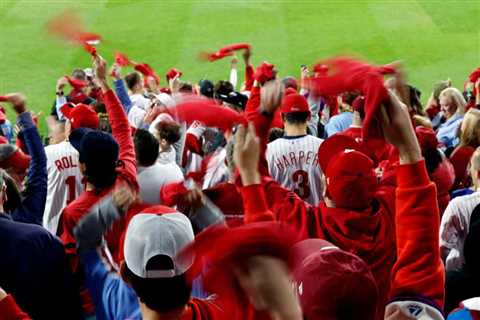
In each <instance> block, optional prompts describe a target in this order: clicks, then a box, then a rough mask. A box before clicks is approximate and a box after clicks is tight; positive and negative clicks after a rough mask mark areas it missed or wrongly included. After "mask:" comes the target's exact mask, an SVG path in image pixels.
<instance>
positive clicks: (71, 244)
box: [58, 90, 138, 256]
mask: <svg viewBox="0 0 480 320" xmlns="http://www.w3.org/2000/svg"><path fill="white" fill-rule="evenodd" d="M103 97H104V102H105V106H106V108H107V112H108V117H109V119H110V123H111V126H112V135H113V137H114V138H115V140H116V141H117V142H118V144H119V149H120V150H119V160H120V162H121V164H122V165H121V166H120V167H119V168H118V169H117V174H118V176H117V180H116V182H115V185H114V186H112V187H111V188H109V189H106V190H103V191H102V192H100V193H96V192H94V191H85V192H84V193H83V194H82V195H80V197H79V198H77V199H76V200H75V201H73V202H71V203H70V204H69V205H68V206H67V207H66V208H65V209H64V210H63V213H62V215H61V217H60V223H59V231H58V234H59V235H60V238H61V239H62V241H63V243H64V245H65V247H66V250H67V253H70V254H75V243H76V242H75V237H74V236H73V229H74V228H75V226H76V225H77V223H78V221H80V219H81V218H82V217H83V216H84V215H86V214H87V213H88V212H89V211H90V209H91V208H92V207H93V206H94V205H95V204H96V203H97V202H98V201H100V199H102V198H103V197H104V196H105V195H106V194H108V193H109V192H110V191H111V190H112V189H113V188H114V187H115V186H117V185H120V184H122V183H127V184H129V185H131V186H133V187H134V188H135V189H136V190H138V183H137V168H136V160H135V149H134V146H133V140H132V137H131V135H130V125H129V123H128V119H127V115H126V114H125V111H124V110H123V108H122V105H121V103H120V101H119V100H118V98H117V96H116V95H115V93H113V91H112V90H109V91H107V92H105V93H104V96H103ZM118 223H119V224H122V221H119V222H118ZM113 230H116V228H115V225H114V227H113ZM106 238H107V242H108V244H109V247H110V249H111V250H112V254H113V255H114V256H116V253H117V251H118V250H121V248H119V243H118V234H112V233H109V234H107V237H106ZM109 240H110V241H109Z"/></svg>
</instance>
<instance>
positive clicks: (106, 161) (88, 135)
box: [69, 128, 119, 191]
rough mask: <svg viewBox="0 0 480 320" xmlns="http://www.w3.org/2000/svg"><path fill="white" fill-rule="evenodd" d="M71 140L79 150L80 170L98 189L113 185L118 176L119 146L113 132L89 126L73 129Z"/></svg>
mask: <svg viewBox="0 0 480 320" xmlns="http://www.w3.org/2000/svg"><path fill="white" fill-rule="evenodd" d="M69 141H70V143H71V144H72V146H73V147H74V148H75V149H76V150H77V151H78V153H79V155H80V157H79V162H80V170H81V171H82V174H83V175H84V176H85V178H86V179H87V182H88V183H90V184H91V185H92V186H93V187H94V188H95V189H96V190H97V191H101V190H103V189H106V188H109V187H111V186H112V185H113V184H114V183H115V180H116V178H117V171H116V168H117V164H118V156H119V146H118V143H117V141H115V139H114V138H113V137H112V135H111V134H109V133H106V132H102V131H100V130H92V129H89V128H78V129H75V130H72V132H71V133H70V135H69Z"/></svg>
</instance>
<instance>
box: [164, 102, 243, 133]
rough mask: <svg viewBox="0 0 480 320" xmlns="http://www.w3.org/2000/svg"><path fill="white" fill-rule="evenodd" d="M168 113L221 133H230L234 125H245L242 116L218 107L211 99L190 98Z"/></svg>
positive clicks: (226, 108)
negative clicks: (198, 122) (199, 123)
mask: <svg viewBox="0 0 480 320" xmlns="http://www.w3.org/2000/svg"><path fill="white" fill-rule="evenodd" d="M169 113H170V114H171V115H172V116H173V117H177V118H179V119H180V120H182V121H185V122H187V123H193V122H194V121H195V120H197V121H200V122H201V123H203V124H204V125H205V126H207V127H215V128H219V129H220V130H222V131H223V132H228V131H231V129H232V128H233V126H234V125H236V124H246V119H245V117H244V116H243V115H242V114H240V113H238V112H236V111H234V110H232V109H230V108H228V107H224V106H220V105H218V104H217V103H216V102H215V101H214V100H211V99H204V98H194V97H192V98H191V99H187V100H186V101H183V102H181V103H179V104H177V105H176V106H175V107H173V108H170V109H169Z"/></svg>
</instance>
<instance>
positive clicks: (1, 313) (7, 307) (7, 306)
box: [0, 295, 32, 320]
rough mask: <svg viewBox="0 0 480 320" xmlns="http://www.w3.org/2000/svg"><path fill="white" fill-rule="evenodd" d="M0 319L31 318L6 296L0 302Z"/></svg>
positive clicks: (13, 300) (28, 319)
mask: <svg viewBox="0 0 480 320" xmlns="http://www.w3.org/2000/svg"><path fill="white" fill-rule="evenodd" d="M0 319H2V320H31V319H32V318H30V316H29V315H28V314H26V313H25V312H23V311H22V310H21V309H20V307H19V306H18V305H17V303H16V302H15V299H13V297H12V296H11V295H8V296H6V297H5V298H4V299H3V300H1V301H0Z"/></svg>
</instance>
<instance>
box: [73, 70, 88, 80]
mask: <svg viewBox="0 0 480 320" xmlns="http://www.w3.org/2000/svg"><path fill="white" fill-rule="evenodd" d="M72 78H74V79H77V80H82V81H86V80H87V74H86V73H85V71H84V70H83V69H75V70H73V72H72Z"/></svg>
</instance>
